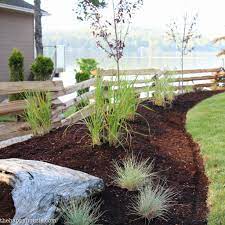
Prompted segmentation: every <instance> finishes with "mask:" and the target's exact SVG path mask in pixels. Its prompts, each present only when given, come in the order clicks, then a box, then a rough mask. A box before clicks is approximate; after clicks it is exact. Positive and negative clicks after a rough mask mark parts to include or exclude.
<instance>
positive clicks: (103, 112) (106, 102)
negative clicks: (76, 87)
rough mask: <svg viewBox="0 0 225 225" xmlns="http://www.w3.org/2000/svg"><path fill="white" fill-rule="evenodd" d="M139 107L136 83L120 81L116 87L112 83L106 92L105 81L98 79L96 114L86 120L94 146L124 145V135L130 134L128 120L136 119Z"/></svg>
mask: <svg viewBox="0 0 225 225" xmlns="http://www.w3.org/2000/svg"><path fill="white" fill-rule="evenodd" d="M137 106H138V98H137V96H136V93H135V89H134V82H129V81H119V82H118V83H117V84H116V85H115V84H113V83H112V82H111V83H110V84H109V86H108V88H107V91H105V88H104V85H103V81H102V80H101V78H99V77H98V78H97V82H96V89H95V105H94V113H93V114H92V115H91V116H90V117H89V118H87V119H85V122H86V125H87V127H88V129H89V133H90V135H91V138H92V144H93V145H100V144H102V143H103V142H107V143H109V145H111V146H117V145H119V144H122V143H123V141H124V137H126V135H124V134H127V133H129V126H128V120H130V119H133V118H134V116H135V113H136V109H137ZM125 139H126V138H125Z"/></svg>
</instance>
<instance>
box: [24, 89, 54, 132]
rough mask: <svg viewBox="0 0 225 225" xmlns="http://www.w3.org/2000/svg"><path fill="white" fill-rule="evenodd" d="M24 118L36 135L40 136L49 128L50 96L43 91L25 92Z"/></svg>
mask: <svg viewBox="0 0 225 225" xmlns="http://www.w3.org/2000/svg"><path fill="white" fill-rule="evenodd" d="M24 96H25V98H26V103H27V104H26V109H25V114H24V115H25V116H24V117H25V120H26V121H27V122H28V124H29V126H30V128H31V130H32V132H33V134H34V135H36V136H42V135H44V134H46V133H48V132H49V131H50V129H51V96H50V93H44V92H26V93H25V94H24Z"/></svg>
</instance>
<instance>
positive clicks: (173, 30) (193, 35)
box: [167, 13, 201, 92]
mask: <svg viewBox="0 0 225 225" xmlns="http://www.w3.org/2000/svg"><path fill="white" fill-rule="evenodd" d="M197 19H198V14H196V15H195V16H193V17H192V18H191V19H190V18H189V16H188V14H187V13H186V14H185V15H184V17H183V22H182V24H181V25H180V24H178V23H177V22H176V21H175V20H174V21H173V22H172V23H171V24H169V25H168V31H167V36H168V38H169V40H170V41H172V42H174V44H175V46H176V49H177V50H178V51H179V53H180V59H181V71H182V76H181V78H182V81H181V83H179V86H181V90H182V92H183V77H184V73H183V71H184V57H185V56H186V55H188V54H189V53H191V52H192V51H193V50H194V44H195V41H196V40H197V39H199V38H200V37H201V36H200V35H199V34H198V32H197V30H196V27H197Z"/></svg>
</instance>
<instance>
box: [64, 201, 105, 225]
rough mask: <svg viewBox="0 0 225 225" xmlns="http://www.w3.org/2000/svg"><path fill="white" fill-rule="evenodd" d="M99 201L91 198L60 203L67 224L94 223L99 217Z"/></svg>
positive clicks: (85, 224)
mask: <svg viewBox="0 0 225 225" xmlns="http://www.w3.org/2000/svg"><path fill="white" fill-rule="evenodd" d="M100 206H101V204H100V203H99V202H97V203H95V202H94V201H93V200H80V201H76V200H73V201H71V202H70V203H69V204H67V205H66V204H62V206H61V209H62V213H63V219H64V220H65V223H66V224H68V225H95V224H97V222H98V220H99V218H100V217H101V215H102V214H101V213H100Z"/></svg>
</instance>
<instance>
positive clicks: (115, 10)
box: [77, 0, 143, 79]
mask: <svg viewBox="0 0 225 225" xmlns="http://www.w3.org/2000/svg"><path fill="white" fill-rule="evenodd" d="M142 5H143V0H108V1H104V0H102V1H101V0H82V1H81V2H80V4H78V8H77V14H78V19H80V20H82V21H84V20H85V21H88V22H89V23H90V28H91V30H92V34H93V36H94V37H95V39H96V43H97V46H98V47H99V48H101V49H102V50H103V51H104V52H105V53H107V55H108V56H109V57H110V58H113V59H114V60H115V62H116V67H117V76H118V79H119V75H120V60H121V58H122V57H123V52H124V48H125V42H126V38H127V36H128V33H129V28H130V24H131V19H132V16H133V15H134V14H135V12H136V11H137V10H138V9H139V8H140V7H141V6H142ZM109 12H111V14H110V13H109ZM109 14H110V15H109Z"/></svg>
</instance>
